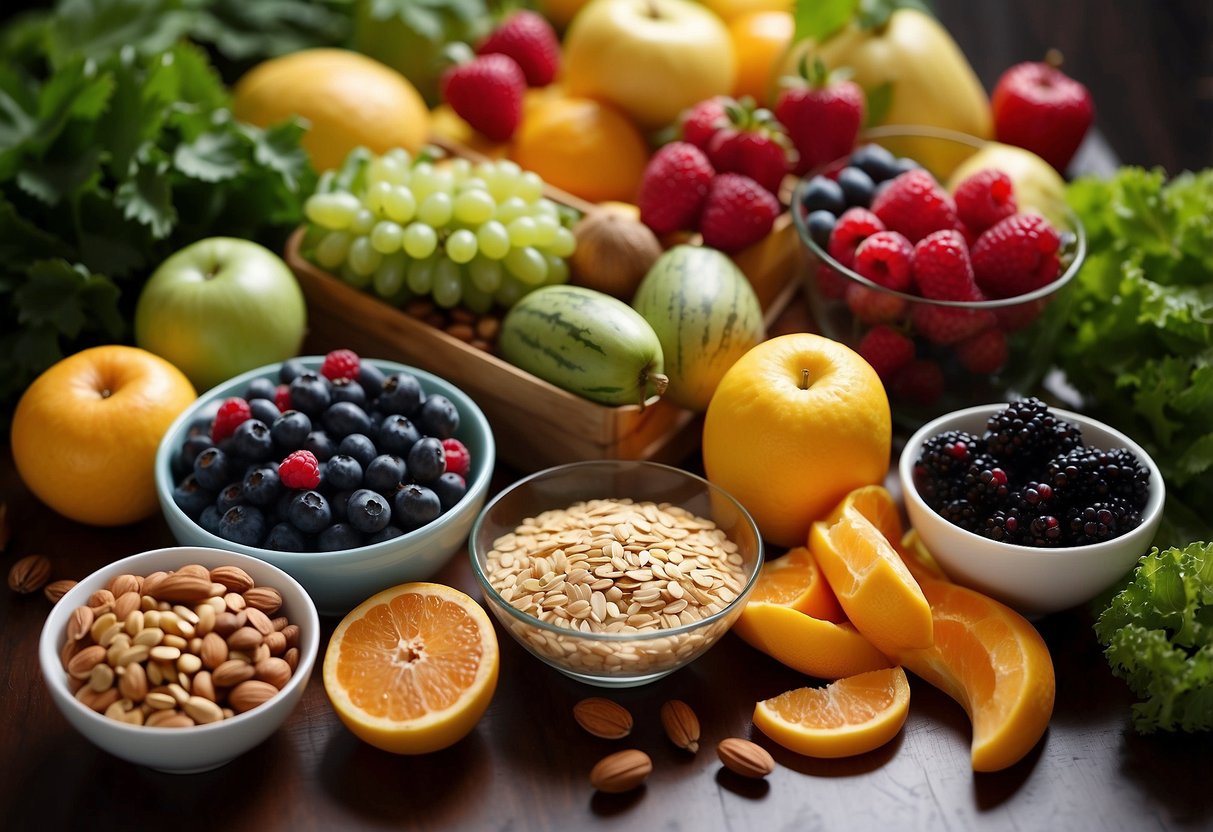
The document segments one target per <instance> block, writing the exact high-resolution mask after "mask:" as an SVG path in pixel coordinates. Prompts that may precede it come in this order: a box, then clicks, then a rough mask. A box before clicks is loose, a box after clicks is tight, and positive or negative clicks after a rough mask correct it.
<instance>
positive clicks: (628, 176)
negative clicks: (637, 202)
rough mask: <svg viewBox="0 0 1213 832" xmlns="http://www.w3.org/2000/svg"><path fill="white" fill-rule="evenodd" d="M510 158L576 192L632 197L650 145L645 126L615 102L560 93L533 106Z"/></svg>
mask: <svg viewBox="0 0 1213 832" xmlns="http://www.w3.org/2000/svg"><path fill="white" fill-rule="evenodd" d="M510 158H511V159H513V160H514V161H515V162H517V163H518V164H519V165H521V166H522V167H523V168H525V169H527V170H531V171H534V172H535V173H537V174H539V175H540V176H541V177H543V180H544V181H545V182H547V183H548V184H549V185H553V186H555V187H557V188H560V189H562V190H565V191H568V192H569V193H571V194H573V195H574V196H579V197H581V198H582V199H585V200H589V201H590V202H602V201H604V200H619V201H623V202H626V201H628V200H630V199H632V198H633V197H635V195H636V191H637V189H638V188H639V187H640V178H641V177H642V176H643V175H644V168H645V165H647V164H648V160H649V151H648V146H647V145H646V144H645V140H644V136H643V135H641V133H640V130H639V129H638V128H637V127H636V126H635V125H634V124H632V122H631V121H629V120H628V118H627V117H626V116H624V115H623V114H622V113H620V112H619V111H618V110H616V109H614V108H612V107H611V106H610V105H607V104H602V103H600V102H598V101H594V100H592V99H589V98H575V97H569V96H564V95H556V96H549V97H544V98H539V99H536V100H535V102H534V104H533V105H532V106H528V107H527V110H526V113H525V116H524V117H523V120H522V125H521V127H519V128H518V132H517V133H515V134H514V139H513V143H512V144H511V146H510Z"/></svg>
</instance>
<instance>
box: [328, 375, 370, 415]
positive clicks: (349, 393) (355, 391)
mask: <svg viewBox="0 0 1213 832" xmlns="http://www.w3.org/2000/svg"><path fill="white" fill-rule="evenodd" d="M329 392H330V394H331V395H332V397H333V403H334V404H336V403H337V402H350V403H351V404H356V405H358V406H359V407H361V408H363V409H366V403H367V396H366V391H365V390H363V389H362V385H361V384H359V383H358V382H356V381H353V380H351V379H348V378H335V379H333V381H332V382H331V383H330V385H329Z"/></svg>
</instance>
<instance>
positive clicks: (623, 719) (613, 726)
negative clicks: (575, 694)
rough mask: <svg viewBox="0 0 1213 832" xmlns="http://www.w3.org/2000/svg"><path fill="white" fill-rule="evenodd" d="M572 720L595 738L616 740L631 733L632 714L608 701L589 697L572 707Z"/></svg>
mask: <svg viewBox="0 0 1213 832" xmlns="http://www.w3.org/2000/svg"><path fill="white" fill-rule="evenodd" d="M573 719H575V720H577V724H578V725H580V726H581V727H582V728H584V729H585V730H586V731H588V732H590V733H591V734H593V735H594V736H596V737H602V738H603V739H606V740H617V739H620V738H622V737H626V736H627V735H628V734H630V733H632V714H631V713H629V712H628V709H627V708H625V707H623V706H622V705H620V704H619V703H617V702H612V701H611V700H610V699H603V698H602V697H598V696H591V697H590V698H589V699H582V700H581V701H580V702H578V703H577V704H576V705H574V706H573Z"/></svg>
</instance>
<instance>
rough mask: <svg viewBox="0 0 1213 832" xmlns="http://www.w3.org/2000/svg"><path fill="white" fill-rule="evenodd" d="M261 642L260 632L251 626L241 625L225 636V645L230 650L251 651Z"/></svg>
mask: <svg viewBox="0 0 1213 832" xmlns="http://www.w3.org/2000/svg"><path fill="white" fill-rule="evenodd" d="M260 643H261V633H259V632H257V631H256V630H254V629H253V628H252V627H241V628H240V629H239V630H237V631H236V632H234V633H232V634H231V635H230V636H228V637H227V646H228V648H229V649H231V650H242V651H250V652H251V651H252V650H254V649H256V647H257V645H258V644H260Z"/></svg>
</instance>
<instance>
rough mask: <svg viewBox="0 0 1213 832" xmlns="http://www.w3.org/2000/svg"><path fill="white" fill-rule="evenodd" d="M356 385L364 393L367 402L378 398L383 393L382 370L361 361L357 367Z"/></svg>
mask: <svg viewBox="0 0 1213 832" xmlns="http://www.w3.org/2000/svg"><path fill="white" fill-rule="evenodd" d="M358 385H359V386H360V387H361V388H362V390H363V392H365V393H366V397H367V399H368V400H372V399H377V398H379V394H380V393H382V392H383V370H380V369H379V368H378V367H376V366H375V365H373V364H371V363H369V362H367V361H363V362H362V363H361V364H360V365H359V367H358Z"/></svg>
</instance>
